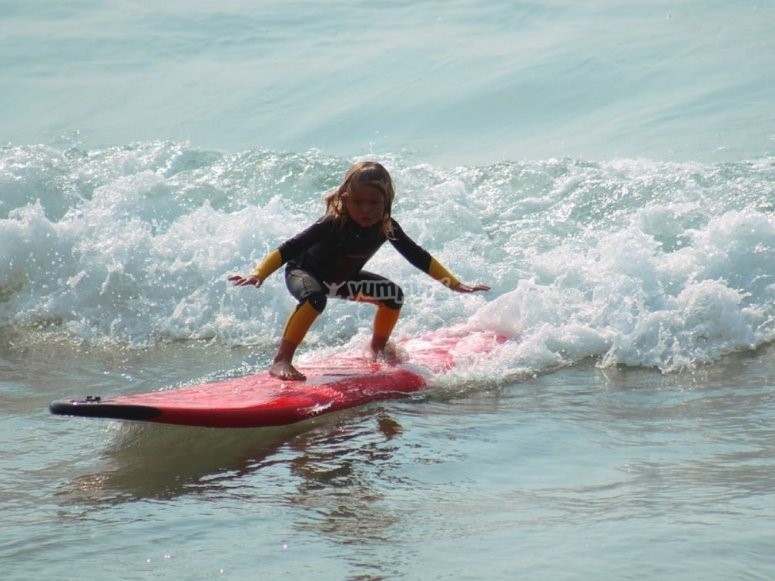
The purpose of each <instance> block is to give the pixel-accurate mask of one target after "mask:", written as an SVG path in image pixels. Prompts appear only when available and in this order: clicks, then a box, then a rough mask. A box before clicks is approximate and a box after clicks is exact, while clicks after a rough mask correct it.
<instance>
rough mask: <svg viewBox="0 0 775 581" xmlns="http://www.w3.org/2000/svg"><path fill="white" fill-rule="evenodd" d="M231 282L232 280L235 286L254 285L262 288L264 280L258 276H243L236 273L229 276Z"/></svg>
mask: <svg viewBox="0 0 775 581" xmlns="http://www.w3.org/2000/svg"><path fill="white" fill-rule="evenodd" d="M229 282H231V283H232V284H233V285H234V286H254V287H256V288H260V287H261V283H262V282H263V281H262V280H261V279H260V278H258V277H257V276H253V275H250V276H241V275H239V274H235V275H232V276H230V277H229Z"/></svg>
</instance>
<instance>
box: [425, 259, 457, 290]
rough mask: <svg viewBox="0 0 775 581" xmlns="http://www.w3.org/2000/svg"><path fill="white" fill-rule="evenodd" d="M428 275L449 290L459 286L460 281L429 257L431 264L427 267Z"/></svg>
mask: <svg viewBox="0 0 775 581" xmlns="http://www.w3.org/2000/svg"><path fill="white" fill-rule="evenodd" d="M428 274H429V275H430V276H431V277H432V278H435V279H436V280H437V281H439V282H440V283H441V284H443V285H444V286H447V287H449V288H455V287H456V286H457V285H459V284H460V281H459V280H458V279H457V278H455V275H454V274H452V273H451V272H449V271H448V270H447V269H446V268H444V266H442V265H441V263H440V262H439V261H437V260H436V259H435V258H433V257H431V263H430V264H429V265H428Z"/></svg>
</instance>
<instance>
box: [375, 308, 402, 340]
mask: <svg viewBox="0 0 775 581" xmlns="http://www.w3.org/2000/svg"><path fill="white" fill-rule="evenodd" d="M400 314H401V309H391V308H390V307H386V306H385V305H382V304H378V305H377V312H376V313H375V315H374V334H375V335H376V336H377V337H383V338H385V339H388V338H389V337H390V334H391V333H392V332H393V328H394V327H395V326H396V323H397V322H398V316H399V315H400Z"/></svg>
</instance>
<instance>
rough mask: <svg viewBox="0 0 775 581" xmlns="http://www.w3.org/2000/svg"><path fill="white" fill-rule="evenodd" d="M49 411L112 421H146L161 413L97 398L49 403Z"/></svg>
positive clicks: (149, 408) (151, 409)
mask: <svg viewBox="0 0 775 581" xmlns="http://www.w3.org/2000/svg"><path fill="white" fill-rule="evenodd" d="M48 409H49V411H50V412H51V413H52V414H54V415H56V416H80V417H85V418H109V419H114V420H144V421H148V420H151V419H153V418H155V417H158V416H160V415H161V411H160V410H158V409H156V408H154V407H150V406H143V405H132V404H116V403H110V401H109V400H108V401H103V399H102V398H101V397H99V396H92V395H90V396H87V397H86V398H84V399H67V400H64V399H63V400H57V401H53V402H51V404H49V406H48Z"/></svg>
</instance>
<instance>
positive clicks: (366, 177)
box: [323, 161, 396, 238]
mask: <svg viewBox="0 0 775 581" xmlns="http://www.w3.org/2000/svg"><path fill="white" fill-rule="evenodd" d="M359 187H368V188H374V189H375V190H377V191H378V192H379V193H381V194H382V198H383V200H384V202H385V213H384V215H383V216H382V233H383V234H384V235H385V236H387V237H388V238H393V221H392V220H391V219H390V213H391V209H392V207H393V198H395V196H396V194H395V190H394V189H393V180H392V179H391V178H390V174H389V173H388V171H387V170H386V169H385V168H384V166H383V165H382V164H380V163H377V162H376V161H359V162H357V163H355V164H353V166H352V167H351V168H350V170H349V171H348V172H347V174H346V175H345V176H344V181H343V182H342V184H341V185H340V186H339V187H338V188H337V189H335V190H334V191H333V192H331V193H330V194H328V195H327V196H326V197H325V198H324V199H325V202H326V213H325V215H324V216H323V219H324V220H325V219H326V218H332V219H333V220H334V221H335V222H337V223H338V224H339V225H340V226H344V224H345V223H346V222H347V221H348V220H349V219H350V217H349V216H348V214H347V208H346V207H345V198H346V196H347V195H348V194H349V193H350V192H352V191H353V190H354V189H355V188H359Z"/></svg>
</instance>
